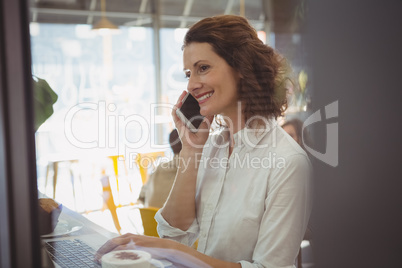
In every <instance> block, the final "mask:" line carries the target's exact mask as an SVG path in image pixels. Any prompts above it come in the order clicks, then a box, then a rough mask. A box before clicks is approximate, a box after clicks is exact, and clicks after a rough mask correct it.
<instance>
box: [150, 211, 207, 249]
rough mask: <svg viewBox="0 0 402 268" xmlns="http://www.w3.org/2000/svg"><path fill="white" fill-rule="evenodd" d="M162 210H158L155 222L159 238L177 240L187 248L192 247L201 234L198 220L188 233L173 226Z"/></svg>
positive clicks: (195, 220)
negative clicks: (164, 216)
mask: <svg viewBox="0 0 402 268" xmlns="http://www.w3.org/2000/svg"><path fill="white" fill-rule="evenodd" d="M161 211H162V209H160V210H158V212H157V213H156V215H155V220H156V221H157V223H158V227H157V231H158V234H159V237H161V238H168V239H172V240H175V241H177V242H179V243H182V244H184V245H187V246H192V245H193V244H194V242H195V241H196V240H197V237H198V234H199V225H198V222H197V219H194V221H193V223H192V224H191V226H190V227H189V228H188V229H187V231H183V230H181V229H179V228H176V227H173V226H171V225H170V224H169V223H168V222H167V221H166V220H165V218H163V216H162V214H161Z"/></svg>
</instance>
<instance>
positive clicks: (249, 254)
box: [96, 15, 312, 268]
mask: <svg viewBox="0 0 402 268" xmlns="http://www.w3.org/2000/svg"><path fill="white" fill-rule="evenodd" d="M183 67H184V68H183V70H184V73H185V76H186V77H187V78H188V85H187V91H188V92H189V93H190V94H191V95H193V96H194V97H195V98H196V99H197V101H198V103H199V105H200V108H201V110H200V112H201V114H202V115H203V116H205V119H204V121H203V122H202V123H201V126H200V127H199V129H198V131H197V132H192V131H191V130H190V129H188V128H187V126H186V124H185V123H183V122H182V121H181V120H180V118H178V116H177V115H176V110H177V109H178V108H180V107H181V105H182V101H183V98H184V97H185V96H186V94H187V92H186V91H184V92H183V93H182V94H181V95H180V97H179V99H178V101H177V103H176V105H175V107H174V108H173V111H172V117H173V120H174V122H175V125H176V128H177V129H178V132H179V135H180V139H181V142H182V145H183V147H182V151H181V152H180V158H181V159H180V165H179V168H178V171H177V175H176V179H175V182H174V184H173V188H172V190H171V193H170V195H169V197H168V200H167V201H166V203H165V205H164V206H163V208H161V209H160V210H159V211H158V212H157V213H156V215H155V219H156V221H157V222H158V234H159V236H160V237H161V238H156V237H147V236H142V235H135V234H125V235H123V236H120V237H117V238H113V239H111V240H109V241H108V242H107V243H106V244H104V245H103V246H102V247H101V248H100V249H99V250H98V252H97V253H98V254H97V257H96V258H97V259H100V258H101V256H102V255H103V254H105V253H107V252H109V251H111V250H117V249H122V248H130V247H134V248H137V249H138V248H141V249H142V250H150V251H153V252H155V251H159V252H160V251H164V252H166V253H169V252H170V255H169V254H167V255H165V256H164V257H165V258H167V259H168V260H172V261H175V260H177V259H178V258H176V257H175V256H178V255H181V254H183V253H184V254H185V255H186V256H189V257H191V258H192V259H195V260H198V261H201V262H202V263H203V264H205V266H204V267H228V268H231V267H233V268H240V267H243V268H245V267H250V268H251V267H253V268H263V267H283V268H291V267H294V263H295V259H296V256H297V254H298V252H299V249H300V245H301V242H302V239H303V236H304V234H305V231H306V228H307V223H308V221H309V217H310V213H311V210H312V189H311V186H312V185H311V183H312V180H311V165H310V161H309V159H308V157H307V154H306V153H305V151H304V150H303V149H302V148H300V146H295V145H296V144H295V143H294V141H293V140H291V138H290V137H289V135H288V134H287V133H286V132H285V131H284V130H283V129H282V128H281V127H280V126H279V125H278V123H277V118H278V117H280V116H283V114H284V111H285V110H286V107H287V99H286V88H285V83H284V81H286V80H287V79H289V77H290V69H289V65H288V64H287V61H286V60H285V59H284V58H283V57H282V56H281V55H279V54H278V53H277V52H276V51H275V50H274V49H273V48H271V47H269V46H267V45H265V44H264V43H263V42H262V41H261V40H260V39H259V38H258V35H257V32H256V30H255V29H254V28H253V27H252V26H251V25H250V24H249V22H248V21H247V19H245V18H244V17H241V16H234V15H221V16H215V17H210V18H205V19H203V20H201V21H199V22H197V23H196V24H194V25H193V26H192V27H190V29H189V30H188V31H187V33H186V35H185V37H184V45H183ZM212 120H215V122H214V123H216V124H217V125H218V126H219V127H216V128H215V127H214V129H211V122H212ZM197 239H198V247H197V250H195V249H193V248H192V247H191V245H192V244H193V243H194V242H195V241H196V240H197ZM156 249H157V250H156ZM185 267H203V266H200V265H198V264H193V265H187V266H185Z"/></svg>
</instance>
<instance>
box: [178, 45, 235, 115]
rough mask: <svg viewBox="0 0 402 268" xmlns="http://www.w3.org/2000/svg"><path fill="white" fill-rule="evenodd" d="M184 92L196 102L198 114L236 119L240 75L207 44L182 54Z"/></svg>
mask: <svg viewBox="0 0 402 268" xmlns="http://www.w3.org/2000/svg"><path fill="white" fill-rule="evenodd" d="M183 64H184V72H185V75H186V77H187V78H188V85H187V90H188V91H189V92H190V93H191V94H192V95H193V96H194V97H195V98H196V99H197V100H198V103H199V104H200V107H201V114H202V115H204V116H211V115H217V114H221V115H224V116H227V117H229V118H230V119H231V120H236V119H237V100H238V95H237V85H238V82H239V74H238V73H237V72H236V71H235V70H234V69H233V68H232V67H230V66H229V65H228V64H227V62H226V61H225V60H224V59H223V58H221V57H220V56H218V54H216V53H215V52H214V51H213V48H212V46H211V45H210V44H208V43H196V42H193V43H190V44H189V45H187V46H185V47H184V50H183Z"/></svg>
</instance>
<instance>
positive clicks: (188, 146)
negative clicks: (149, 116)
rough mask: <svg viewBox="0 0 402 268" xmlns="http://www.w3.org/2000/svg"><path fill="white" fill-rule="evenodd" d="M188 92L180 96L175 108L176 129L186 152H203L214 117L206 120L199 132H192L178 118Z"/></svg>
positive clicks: (173, 115) (173, 112) (173, 113)
mask: <svg viewBox="0 0 402 268" xmlns="http://www.w3.org/2000/svg"><path fill="white" fill-rule="evenodd" d="M186 94H187V92H186V91H183V93H182V94H181V95H180V97H179V99H178V101H177V103H176V105H175V106H174V107H173V111H172V117H173V121H174V123H175V125H176V128H177V130H178V132H179V136H180V140H181V142H182V146H183V147H182V148H183V149H184V150H191V151H194V150H197V149H198V150H199V151H200V150H202V148H203V147H204V145H205V142H206V141H207V139H208V136H209V129H210V127H211V123H212V120H213V119H214V117H213V116H208V117H205V118H204V121H203V122H202V123H201V125H200V127H199V128H198V131H197V132H195V133H194V132H191V131H190V129H189V128H188V127H187V126H186V125H185V124H184V123H183V121H181V119H180V118H179V117H178V116H177V114H176V111H177V109H179V108H180V107H181V106H182V105H183V102H182V101H183V98H184V97H185V96H186Z"/></svg>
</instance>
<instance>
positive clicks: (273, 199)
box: [239, 154, 312, 268]
mask: <svg viewBox="0 0 402 268" xmlns="http://www.w3.org/2000/svg"><path fill="white" fill-rule="evenodd" d="M311 173H312V171H311V164H310V161H309V160H308V158H307V156H305V155H302V154H300V155H293V156H290V157H287V159H286V164H285V167H283V168H276V169H275V170H274V172H273V173H272V175H271V177H270V178H269V180H270V182H269V185H268V189H267V197H266V200H265V212H264V215H263V218H262V221H261V225H260V231H259V234H258V241H257V244H256V247H255V250H254V253H253V262H252V263H251V262H246V261H240V262H239V263H240V264H241V265H242V267H243V268H245V267H247V268H251V267H252V268H257V267H258V268H262V267H263V268H274V267H275V268H279V267H283V268H290V267H294V263H295V259H296V257H297V254H298V251H299V249H300V245H301V241H302V240H303V236H304V234H305V231H306V228H307V224H308V221H309V217H310V214H311V210H312V174H311Z"/></svg>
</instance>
